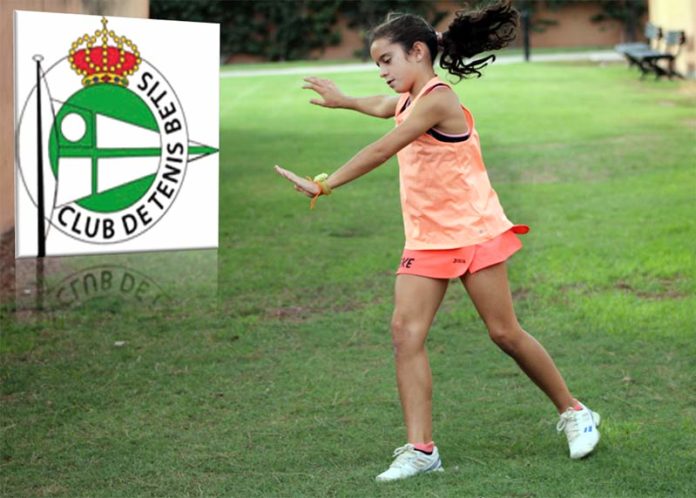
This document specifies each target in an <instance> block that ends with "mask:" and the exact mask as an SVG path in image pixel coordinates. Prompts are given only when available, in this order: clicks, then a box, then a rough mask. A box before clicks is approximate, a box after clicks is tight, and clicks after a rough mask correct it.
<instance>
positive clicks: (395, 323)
mask: <svg viewBox="0 0 696 498" xmlns="http://www.w3.org/2000/svg"><path fill="white" fill-rule="evenodd" d="M447 284H448V280H442V279H433V278H427V277H419V276H416V275H397V276H396V285H395V308H394V315H393V317H392V322H391V331H392V342H393V345H394V358H395V360H396V380H397V384H398V387H399V398H400V399H401V408H402V410H403V413H404V422H405V424H406V429H407V435H408V442H410V443H428V442H430V441H432V438H433V429H432V376H431V373H430V364H429V363H428V354H427V352H426V350H425V339H426V337H427V335H428V330H429V329H430V325H431V323H432V321H433V318H434V317H435V313H436V312H437V309H438V308H439V307H440V303H441V302H442V298H443V297H444V295H445V291H446V290H447Z"/></svg>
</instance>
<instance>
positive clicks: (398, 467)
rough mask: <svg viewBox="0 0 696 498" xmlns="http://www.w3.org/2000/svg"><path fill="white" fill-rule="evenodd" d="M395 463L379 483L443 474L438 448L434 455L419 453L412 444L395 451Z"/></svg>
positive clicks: (381, 475) (381, 476)
mask: <svg viewBox="0 0 696 498" xmlns="http://www.w3.org/2000/svg"><path fill="white" fill-rule="evenodd" d="M394 457H396V458H395V459H394V461H393V462H392V464H391V465H390V466H389V468H388V469H387V470H386V471H385V472H382V473H381V474H380V475H378V476H377V478H376V480H377V481H394V480H396V479H405V478H406V477H411V476H415V475H416V474H423V473H426V472H442V471H444V470H445V469H444V468H442V462H441V461H440V454H439V453H438V451H437V446H436V447H434V448H433V453H432V455H426V454H425V453H423V452H422V451H418V450H416V449H415V448H414V446H413V445H412V444H411V443H408V444H406V445H404V446H402V447H401V448H397V449H395V450H394Z"/></svg>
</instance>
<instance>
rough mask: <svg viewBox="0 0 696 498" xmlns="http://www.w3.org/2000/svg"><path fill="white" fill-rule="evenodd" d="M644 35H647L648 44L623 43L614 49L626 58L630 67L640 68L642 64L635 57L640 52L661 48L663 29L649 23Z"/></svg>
mask: <svg viewBox="0 0 696 498" xmlns="http://www.w3.org/2000/svg"><path fill="white" fill-rule="evenodd" d="M643 34H644V35H645V39H646V41H647V43H645V42H643V43H621V44H619V45H616V46H615V47H614V50H616V51H617V52H619V53H620V54H622V55H623V56H624V57H626V59H627V60H628V65H629V67H630V66H634V65H635V66H638V67H640V62H639V61H638V60H637V59H636V58H635V56H634V55H637V54H638V53H640V52H649V51H651V50H657V49H658V47H659V43H660V39H662V29H661V28H659V27H658V26H656V25H654V24H653V23H651V22H649V23H646V24H645V31H644V32H643Z"/></svg>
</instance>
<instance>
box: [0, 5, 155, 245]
mask: <svg viewBox="0 0 696 498" xmlns="http://www.w3.org/2000/svg"><path fill="white" fill-rule="evenodd" d="M14 10H33V11H42V12H65V13H82V14H97V15H111V16H123V17H144V18H146V17H148V14H149V11H150V3H149V1H148V0H1V1H0V236H2V234H4V233H6V232H7V231H8V230H10V229H11V228H12V227H13V226H14V103H13V102H14V83H13V78H14V76H13V69H12V64H13V53H14V39H13V37H14V30H13V20H12V18H13V16H12V12H13V11H14Z"/></svg>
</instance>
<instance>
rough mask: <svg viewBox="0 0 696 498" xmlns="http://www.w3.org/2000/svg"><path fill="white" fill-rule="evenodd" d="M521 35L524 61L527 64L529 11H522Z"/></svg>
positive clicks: (526, 9)
mask: <svg viewBox="0 0 696 498" xmlns="http://www.w3.org/2000/svg"><path fill="white" fill-rule="evenodd" d="M522 35H523V38H524V61H525V62H529V9H528V8H526V7H525V9H524V10H523V11H522Z"/></svg>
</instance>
